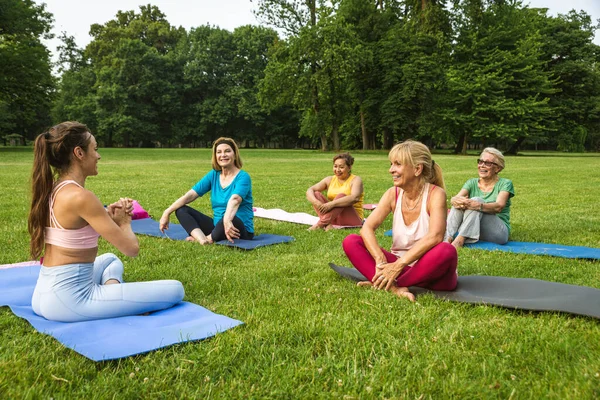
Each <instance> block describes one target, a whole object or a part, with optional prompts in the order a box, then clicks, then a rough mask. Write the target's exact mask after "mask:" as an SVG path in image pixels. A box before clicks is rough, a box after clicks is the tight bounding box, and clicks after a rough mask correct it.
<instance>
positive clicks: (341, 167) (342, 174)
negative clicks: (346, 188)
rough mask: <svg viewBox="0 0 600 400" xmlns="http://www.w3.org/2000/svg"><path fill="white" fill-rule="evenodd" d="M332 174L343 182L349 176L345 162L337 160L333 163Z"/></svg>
mask: <svg viewBox="0 0 600 400" xmlns="http://www.w3.org/2000/svg"><path fill="white" fill-rule="evenodd" d="M333 174H334V175H335V176H337V177H338V179H341V180H345V179H348V177H349V176H350V167H349V166H348V164H346V160H344V159H342V158H338V159H337V160H335V161H334V162H333Z"/></svg>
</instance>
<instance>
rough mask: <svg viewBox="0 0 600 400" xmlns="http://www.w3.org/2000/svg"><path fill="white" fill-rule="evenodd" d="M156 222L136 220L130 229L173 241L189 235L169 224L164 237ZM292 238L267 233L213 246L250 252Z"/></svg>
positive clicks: (226, 241)
mask: <svg viewBox="0 0 600 400" xmlns="http://www.w3.org/2000/svg"><path fill="white" fill-rule="evenodd" d="M158 226H159V224H158V222H157V221H154V220H153V219H151V218H145V219H137V220H135V221H131V228H132V229H133V232H135V233H138V234H141V235H149V236H156V237H163V238H164V237H168V238H170V239H173V240H185V238H187V237H188V236H189V235H188V234H187V232H186V231H185V229H183V227H182V226H181V225H179V224H174V223H169V229H167V230H166V235H165V234H163V233H162V232H161V231H160V229H158ZM293 241H294V238H293V237H291V236H281V235H272V234H269V233H263V234H261V235H256V236H254V239H252V240H244V239H235V240H234V241H233V243H231V242H230V241H228V240H221V241H219V242H216V243H215V244H219V245H222V246H230V247H237V248H240V249H244V250H252V249H256V248H257V247H263V246H269V245H271V244H278V243H288V242H293Z"/></svg>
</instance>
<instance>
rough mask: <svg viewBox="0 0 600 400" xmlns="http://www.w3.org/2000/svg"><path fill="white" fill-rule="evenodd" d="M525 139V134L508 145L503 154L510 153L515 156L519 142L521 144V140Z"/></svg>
mask: <svg viewBox="0 0 600 400" xmlns="http://www.w3.org/2000/svg"><path fill="white" fill-rule="evenodd" d="M524 140H525V136H521V137H519V138H518V139H517V141H516V142H514V143H513V144H512V146H510V148H509V149H508V150H506V153H505V154H511V155H513V156H516V155H517V153H518V152H519V147H521V144H523V141H524Z"/></svg>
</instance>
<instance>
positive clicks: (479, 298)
mask: <svg viewBox="0 0 600 400" xmlns="http://www.w3.org/2000/svg"><path fill="white" fill-rule="evenodd" d="M329 266H330V267H331V269H333V270H334V271H335V272H336V273H338V274H339V275H341V276H343V277H344V278H346V279H350V280H352V281H355V282H360V281H366V280H367V278H365V277H364V276H363V274H361V273H360V271H358V270H357V269H356V268H346V267H342V266H339V265H335V264H334V263H329ZM410 291H411V292H413V293H414V294H416V295H419V294H423V293H432V294H433V295H434V296H436V297H439V298H441V299H445V300H450V301H457V302H462V303H475V304H491V305H496V306H501V307H506V308H514V309H518V310H532V311H561V312H566V313H570V314H576V315H584V316H587V317H593V318H598V319H600V289H596V288H591V287H587V286H576V285H567V284H565V283H558V282H548V281H543V280H540V279H529V278H506V277H503V276H480V275H469V276H459V277H458V285H457V286H456V289H455V290H453V291H441V290H429V289H425V288H421V287H414V286H413V287H411V288H410Z"/></svg>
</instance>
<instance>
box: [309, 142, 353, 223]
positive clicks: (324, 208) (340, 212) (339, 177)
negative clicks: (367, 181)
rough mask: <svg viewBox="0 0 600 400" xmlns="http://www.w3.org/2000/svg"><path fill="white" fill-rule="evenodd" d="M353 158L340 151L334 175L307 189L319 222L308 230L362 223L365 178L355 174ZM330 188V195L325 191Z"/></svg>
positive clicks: (334, 164)
mask: <svg viewBox="0 0 600 400" xmlns="http://www.w3.org/2000/svg"><path fill="white" fill-rule="evenodd" d="M353 164H354V157H352V156H351V155H350V153H340V154H338V155H336V156H335V157H333V176H327V177H325V178H323V179H322V180H321V181H320V182H318V183H315V184H314V185H312V186H311V187H309V188H308V190H307V191H306V199H307V200H308V201H309V202H310V203H311V204H312V206H313V208H314V210H315V212H316V213H317V215H318V216H319V221H317V223H316V224H314V225H313V226H311V227H310V228H309V230H311V231H312V230H316V229H325V230H326V231H327V230H329V229H331V228H333V227H334V226H348V227H351V226H356V227H359V226H362V224H363V218H364V216H363V208H362V207H363V198H364V189H363V183H362V179H360V177H359V176H357V175H354V174H352V165H353ZM325 190H327V196H325V195H323V193H322V192H323V191H325Z"/></svg>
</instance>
